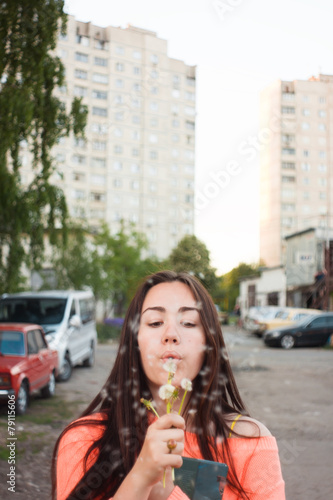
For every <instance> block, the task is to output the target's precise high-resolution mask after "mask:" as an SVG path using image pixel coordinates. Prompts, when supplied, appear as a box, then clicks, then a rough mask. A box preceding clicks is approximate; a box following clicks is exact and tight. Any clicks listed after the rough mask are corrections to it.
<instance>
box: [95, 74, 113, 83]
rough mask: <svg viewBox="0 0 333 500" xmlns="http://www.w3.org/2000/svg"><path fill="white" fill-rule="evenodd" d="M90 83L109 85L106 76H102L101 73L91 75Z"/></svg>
mask: <svg viewBox="0 0 333 500" xmlns="http://www.w3.org/2000/svg"><path fill="white" fill-rule="evenodd" d="M92 81H93V82H96V83H104V84H106V83H109V77H108V75H103V74H102V73H93V76H92Z"/></svg>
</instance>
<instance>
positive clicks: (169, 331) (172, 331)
mask: <svg viewBox="0 0 333 500" xmlns="http://www.w3.org/2000/svg"><path fill="white" fill-rule="evenodd" d="M179 342H180V337H179V334H178V332H177V329H176V327H174V326H171V325H169V326H168V327H167V328H166V329H165V331H164V333H163V337H162V343H163V344H170V345H172V344H179Z"/></svg>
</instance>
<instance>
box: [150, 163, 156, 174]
mask: <svg viewBox="0 0 333 500" xmlns="http://www.w3.org/2000/svg"><path fill="white" fill-rule="evenodd" d="M149 175H157V167H155V165H151V166H150V167H149Z"/></svg>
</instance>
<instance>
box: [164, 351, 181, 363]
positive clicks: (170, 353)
mask: <svg viewBox="0 0 333 500" xmlns="http://www.w3.org/2000/svg"><path fill="white" fill-rule="evenodd" d="M170 358H171V359H173V360H175V361H177V360H179V361H180V360H181V359H182V357H181V355H180V354H178V352H176V351H166V352H164V353H163V354H162V357H161V359H162V360H163V361H167V360H168V359H170Z"/></svg>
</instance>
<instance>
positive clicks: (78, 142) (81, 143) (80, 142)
mask: <svg viewBox="0 0 333 500" xmlns="http://www.w3.org/2000/svg"><path fill="white" fill-rule="evenodd" d="M86 145H87V144H86V140H85V139H83V138H82V137H75V138H74V147H76V148H85V147H86Z"/></svg>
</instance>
